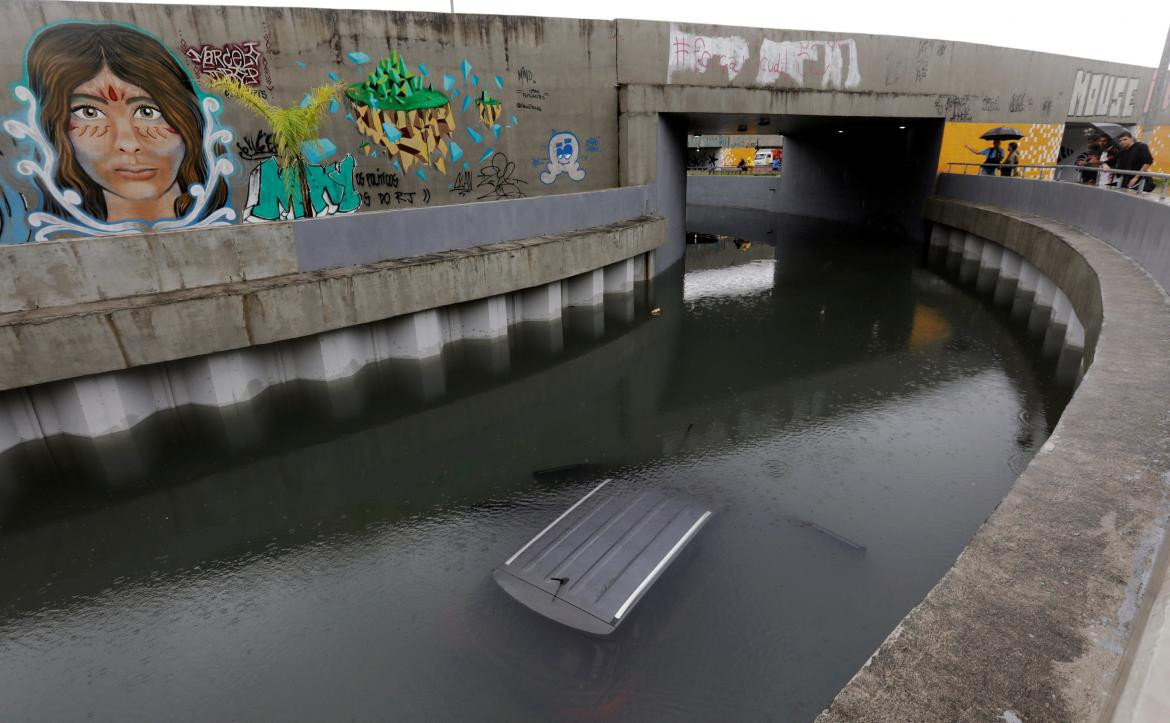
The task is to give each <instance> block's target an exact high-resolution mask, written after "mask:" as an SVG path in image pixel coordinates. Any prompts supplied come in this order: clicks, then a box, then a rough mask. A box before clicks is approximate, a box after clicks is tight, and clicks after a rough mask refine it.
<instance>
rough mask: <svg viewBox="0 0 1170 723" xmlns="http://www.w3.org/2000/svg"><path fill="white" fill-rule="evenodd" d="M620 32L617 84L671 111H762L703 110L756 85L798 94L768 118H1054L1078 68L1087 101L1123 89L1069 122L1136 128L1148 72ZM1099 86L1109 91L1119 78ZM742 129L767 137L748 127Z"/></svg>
mask: <svg viewBox="0 0 1170 723" xmlns="http://www.w3.org/2000/svg"><path fill="white" fill-rule="evenodd" d="M617 35H618V82H619V83H622V84H628V85H639V86H648V87H651V88H655V89H657V90H658V91H659V92H661V93H662V95H658V96H655V100H664V101H666V104H665V105H662V106H659V107H661V108H662V110H669V111H674V112H680V111H695V112H710V109H712V108H718V109H721V110H724V109H725V110H729V111H736V112H738V111H743V112H755V111H757V110H762V108H763V106H764V105H767V104H768V101H767V100H766V97H763V96H762V97H760V98H759V99H758V100H755V101H752V102H751V108H750V110H749V107H748V106H747V105H741V104H718V105H716V104H706V105H705V106H704V105H703V100H704V99H707V98H710V97H713V96H711V94H710V93H709V92H708V91H709V90H711V89H721V90H728V89H740V90H747V89H755V90H763V91H775V90H780V91H806V92H803V93H792V92H789V93H785V94H783V97H777V98H775V99H774V101H773V102H774V103H775V104H776V106H777V110H776V111H774V112H788V113H798V114H801V113H803V114H809V115H862V116H885V115H901V116H919V117H944V118H946V119H947V120H951V121H982V120H987V121H1004V122H1007V121H1011V122H1015V123H1045V122H1063V121H1064V120H1065V118H1066V117H1068V116H1069V110H1070V101H1071V100H1072V98H1073V96H1074V95H1075V94H1076V92H1077V87H1076V83H1077V73H1078V72H1081V73H1082V82H1083V81H1084V77H1085V75H1086V74H1087V75H1088V76H1089V77H1090V79H1091V76H1093V75H1100V76H1101V80H1099V81H1098V87H1097V92H1095V93H1094V98H1096V97H1097V96H1099V95H1100V89H1101V87H1102V84H1103V83H1105V82H1107V81H1106V78H1124V79H1125V84H1124V86H1123V93H1122V98H1121V102H1120V103H1119V104H1117V105H1116V106H1114V107H1113V109H1112V110H1110V109H1109V108H1108V107H1107V108H1106V112H1105V113H1103V114H1099V115H1098V114H1095V113H1094V114H1092V115H1086V116H1078V117H1084V118H1085V119H1086V120H1106V119H1110V120H1116V121H1129V122H1134V121H1136V119H1137V114H1138V113H1140V111H1141V110H1142V106H1143V104H1144V101H1145V98H1146V95H1147V91H1148V88H1149V84H1150V78H1151V75H1152V69H1150V68H1142V67H1139V66H1133V65H1125V64H1121V63H1107V62H1103V61H1094V60H1085V59H1079V58H1069V57H1066V56H1060V55H1053V54H1048V53H1038V52H1033V51H1026V50H1010V49H1007V48H998V47H994V46H990V45H976V44H972V43H956V42H951V41H945V40H928V39H919V38H907V37H897V36H882V35H866V34H860V33H823V32H808V31H799V30H782V29H763V28H747V27H733V26H725V25H699V24H690V23H665V22H655V21H648V20H618V21H617ZM1108 83H1109V84H1110V88H1114V87H1116V81H1108ZM1131 87H1132V94H1130V89H1131ZM807 91H829V92H807ZM753 95H755V94H753V93H743V92H741V93H739V94H728V95H725V96H724V97H726V98H732V97H734V98H744V99H746V98H749V97H752V96H753ZM1131 95H1132V97H1131ZM1131 100H1132V105H1133V106H1134V107H1133V108H1130V107H1129V101H1131ZM646 101H647V102H649V101H650V98H649V97H647V98H646ZM781 105H782V106H783V110H780V108H779V106H781ZM1107 105H1109V104H1107ZM1082 110H1083V108H1082ZM747 132H749V133H757V132H775V131H767V130H766V129H765V130H763V131H761V130H760V129H757V128H753V127H749V128H748V130H747Z"/></svg>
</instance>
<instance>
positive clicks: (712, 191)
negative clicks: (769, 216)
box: [687, 175, 780, 211]
mask: <svg viewBox="0 0 1170 723" xmlns="http://www.w3.org/2000/svg"><path fill="white" fill-rule="evenodd" d="M779 203H780V176H746V175H745V176H742V177H741V176H687V205H688V206H696V205H697V206H721V207H726V208H747V209H752V210H755V211H777V210H778V209H779Z"/></svg>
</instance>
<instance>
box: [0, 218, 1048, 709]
mask: <svg viewBox="0 0 1170 723" xmlns="http://www.w3.org/2000/svg"><path fill="white" fill-rule="evenodd" d="M692 221H693V223H694V224H695V225H696V227H698V228H697V230H703V231H707V232H709V233H714V234H727V235H728V236H729V237H716V238H715V239H714V241H712V242H710V243H699V244H695V245H693V246H690V247H688V253H687V268H688V272H687V273H686V275H685V276H682V275H681V274H673V275H670V276H669V277H667V278H665V279H663V280H660V281H659V282H657V283H656V284H655V285H654V288H653V289H652V290H650V291H649V292H647V293H649V294H651V296H650V297H649V298H641V297H640V298H638V299H635V300H633V301H631V300H628V299H627V300H621V299H619V300H617V302H616V303H611V304H610V305H609V308H607V310H606V312H605V315H604V317H598V316H588V318H586V317H580V316H577V317H573V318H570V319H569V320H568V321H567V325H568V328H567V329H565V338H566V341H565V344H564V348H563V349H562V350H557V349H556V345H555V344H554V345H551V346H548V345H543V346H542V345H541V344H539V343H536V344H532V343H521V341H523V339H525V338H528V340H529V342H531V340H532V338H535V339H538V340H539V339H541V338H546V339H547V337H548V334H547V331H548V330H547V329H535V330H533V329H529V330H528V334H527V336H525V335H524V334H519V333H518V334H516V335H514V337H513V342H512V344H511V346H510V347H509V348H507V349H505V350H504V351H505V353H504V355H503V356H502V357H501V355H500V354H499V353H498V352H499V350H496V352H493V353H491V354H487V355H486V357H487V358H490V359H492V360H494V361H492V362H491V363H487V364H485V363H482V359H483V358H485V355H484V354H482V353H478V352H475V350H473V349H463V348H453V349H450V350H449V354H448V357H449V358H448V359H447V360H446V362H445V364H444V365H440V366H438V367H433V366H432V367H429V368H426V369H421V370H420V369H415V370H413V372H414V373H413V376H412V375H411V374H405V373H403V370H401V369H397V370H382V371H380V372H378V373H376V374H374V373H371V374H363V375H362V376H361V377H359V379H357V380H355V382H353V383H352V384H349V385H333V386H331V387H322V386H318V387H304V388H302V387H298V388H296V389H288V390H277V391H276V392H274V393H268V394H265V395H264V396H262V397H261V399H260V400H259V401H258V402H256V403H254V404H251V405H248V407H246V408H240V409H235V410H228V411H224V412H222V413H218V412H210V411H208V410H202V411H197V410H188V411H187V412H185V413H183V414H180V415H176V417H175V418H174V419H170V420H169V421H168V420H164V421H152V422H149V423H147V424H146V425H143V429H142V430H140V431H139V432H137V433H136V434H135V435H131V436H127V437H126V438H124V439H121V440H114V441H111V442H110V443H109V444H107V445H106V446H104V447H94V446H92V445H91V446H90V447H87V448H86V449H85V451H84V452H80V451H79V452H76V453H75V454H73V455H72V456H70V454H67V453H65V452H62V451H60V450H65V449H66V448H67V447H68V446H69V444H73V443H67V442H61V445H62V446H60V447H59V448H58V452H57V453H55V454H54V455H53V459H52V460H49V461H45V460H40V461H37V460H35V459H33V457H34V456H35V455H29V459H26V460H23V461H21V462H20V463H19V464H17V463H13V465H12V466H10V467H8V468H6V469H9V470H10V471H8V472H7V475H8V479H7V481H4V482H3V483H2V484H0V524H2V527H0V580H2V581H3V582H2V584H0V690H2V691H3V694H2V696H0V718H2V719H4V720H7V721H12V720H77V719H86V718H94V719H98V720H106V719H118V720H163V719H166V720H209V719H210V720H339V719H346V720H349V719H352V720H373V719H390V720H500V721H505V720H506V721H517V720H549V719H558V720H654V719H671V720H695V721H710V720H763V719H769V720H793V721H807V720H811V719H812V718H813V717H815V716H816V714H817V713H818V712H819V711H820V710H821V709H822V708H824V707H825V706H826V705H827V704H828V703H829V702H830V701H831V700H832V698H833V696H834V695H835V693H836V692H837V691H838V690H839V689H840V688H841V687H842V686H843V685H844V684H845V683H847V682H848V680H849V679H850V677H851V676H852V675H853V674H854V673H855V672H856V671H857V669H858V668H859V667H860V666H861V665H862V664H863V663H864V662H865V660H866V659H867V657H868V656H869V655H870V654H871V653H872V652H873V650H874V649H875V648H876V647H877V646H878V645H879V644H880V643H881V641H882V640H883V639H884V638H885V637H886V636H887V635H888V634H889V633H890V631H891V630H893V628H894V626H895V625H896V624H897V622H898V621H899V619H900V618H901V617H902V616H903V615H905V614H906V613H907V612H908V611H909V610H910V609H911V608H912V607H913V606H914V605H915V604H916V603H918V602H919V601H920V600H921V599H922V597H923V596H924V595H925V594H926V592H927V591H928V590H929V589H930V588H931V586H932V585H933V584H934V583H935V582H936V581H937V580H938V579H939V578H940V577H941V576H942V575H943V573H944V572H945V571H946V569H947V568H948V567H949V566H950V565H951V564H952V562H953V561H954V559H955V557H956V556H957V555H958V554H959V552H960V551H961V550H962V548H963V546H964V545H965V544H966V542H967V541H968V540H969V539H970V537H971V535H972V534H973V533H974V532H975V530H976V529H977V528H978V526H979V525H980V523H981V522H982V521H983V520H984V519H985V518H986V517H987V516H988V515H989V514H990V513H991V512H992V510H993V509H994V508H995V506H996V504H997V502H998V501H999V500H1000V499H1001V498H1002V497H1003V495H1004V494H1005V493H1006V491H1007V490H1008V488H1009V487H1010V485H1011V483H1012V481H1013V479H1014V478H1015V476H1016V475H1017V474H1018V472H1019V470H1020V469H1022V468H1023V466H1024V465H1026V464H1027V461H1028V460H1029V459H1030V457H1031V455H1032V454H1033V452H1034V451H1035V450H1036V449H1038V447H1039V445H1041V444H1042V443H1043V441H1044V439H1045V438H1046V436H1047V435H1048V434H1049V433H1050V431H1051V427H1052V425H1053V424H1054V423H1055V420H1056V418H1057V417H1058V415H1059V413H1060V411H1061V410H1062V409H1063V406H1064V404H1065V402H1066V401H1067V399H1068V396H1069V394H1070V393H1071V387H1070V385H1069V384H1068V383H1061V382H1058V381H1056V371H1055V367H1054V365H1053V363H1051V362H1049V361H1047V360H1046V359H1045V358H1044V357H1043V356H1042V354H1041V351H1040V347H1039V345H1038V344H1037V343H1035V342H1033V341H1031V340H1029V339H1028V338H1026V337H1025V336H1023V335H1022V334H1021V332H1019V331H1017V330H1016V329H1015V328H1014V327H1013V326H1012V324H1011V323H1010V319H1008V318H1006V317H1005V316H1004V315H1003V314H1001V313H998V312H997V311H995V310H994V309H993V307H992V305H991V304H990V303H988V302H986V301H984V300H983V299H981V298H979V297H977V296H976V295H975V294H974V293H973V292H972V291H971V290H969V289H966V288H961V287H959V286H958V285H956V284H954V283H952V282H950V281H946V280H943V279H941V278H939V277H938V276H936V275H934V274H933V273H931V272H930V271H927V270H925V269H923V268H921V267H920V266H919V265H918V259H917V258H916V255H915V253H914V252H912V251H911V250H909V249H906V248H904V247H901V246H897V245H891V244H889V243H886V242H883V241H881V240H879V239H875V238H865V237H864V236H862V235H859V232H857V231H843V230H840V229H834V228H832V227H828V226H818V225H815V224H797V223H795V222H792V221H791V220H784V219H781V218H779V217H775V218H773V217H760V216H745V215H743V214H738V215H737V214H734V213H731V212H717V211H711V210H709V209H708V210H707V212H704V213H699V212H697V211H696V212H695V213H694V214H693V217H692ZM701 238H702V239H703V240H710V237H708V236H704V237H701ZM736 239H740V240H739V241H738V242H737V241H736ZM744 239H746V240H748V241H751V244H750V247H749V245H748V244H746V243H744V242H743V240H744ZM770 244H774V245H770ZM654 306H656V307H659V308H661V314H660V315H651V314H650V313H649V309H650V308H651V307H654ZM542 335H543V336H542ZM501 359H503V362H502V363H501ZM477 360H478V361H477ZM387 377H390V378H392V379H393V380H394V381H395V382H396V383H386V378H387ZM436 379H437V380H438V381H437V382H436ZM404 380H405V381H404ZM428 380H429V381H428ZM147 442H149V443H150V444H151V445H152V446H151V447H150V449H142V446H143V445H145V444H147ZM135 445H137V447H136V446H135ZM87 455H88V456H87ZM30 460H31V461H30ZM69 460H73V461H72V462H70V461H69ZM78 460H80V461H78ZM85 460H88V462H87V461H85ZM120 463H124V464H122V466H119V464H120ZM99 468H100V469H99ZM610 477H612V478H614V480H615V481H614V482H613V483H611V484H612V485H614V486H617V487H620V488H628V489H634V488H660V489H663V490H669V491H671V492H673V493H676V494H679V495H683V496H686V497H688V498H690V499H693V500H696V501H698V502H701V503H704V504H706V505H707V506H708V507H709V509H711V510H712V511H713V512H714V516H713V517H712V519H711V521H710V523H709V524H708V525H707V526H706V527H705V528H704V529H703V531H702V532H701V533H700V534H699V535H698V536H697V537H696V538H695V540H694V541H693V542H692V544H691V545H690V546H689V547H688V548H687V550H686V551H685V553H684V555H683V556H681V557H680V558H679V559H678V561H676V563H675V564H674V565H673V566H672V567H670V568H669V569H668V570H667V571H666V573H665V574H664V575H663V577H662V578H661V579H660V580H659V581H658V583H657V584H655V586H654V587H653V588H652V589H651V590H650V592H649V593H648V594H647V595H646V596H645V597H644V598H643V599H642V600H641V602H640V603H639V604H638V606H637V607H635V608H634V610H633V612H632V613H631V614H630V615H629V616H628V619H627V620H626V621H625V622H624V623H623V625H622V626H621V627H620V628H619V629H618V630H617V632H615V633H614V634H613V635H611V636H609V637H606V638H597V637H590V636H587V635H584V634H581V633H578V632H575V631H573V630H570V629H567V628H564V627H561V626H559V625H557V624H555V623H552V622H550V621H547V620H545V619H543V618H541V617H539V616H537V615H536V614H535V613H532V612H531V611H529V610H528V609H526V608H524V607H522V606H521V605H519V604H518V603H516V602H515V601H513V600H512V599H511V598H509V597H508V596H507V595H506V594H504V593H503V592H502V591H501V590H500V589H499V588H498V587H497V586H496V585H495V583H494V582H493V581H492V578H491V571H492V569H493V568H494V567H495V566H496V565H499V564H500V563H502V562H503V560H505V559H506V558H507V557H508V556H509V555H511V553H513V552H514V551H516V550H517V549H518V548H519V547H520V546H521V545H522V544H523V543H524V542H525V541H527V540H528V539H529V538H530V537H532V536H533V535H534V534H535V533H536V532H537V531H539V530H540V529H541V528H543V527H544V526H545V525H546V524H547V523H548V522H550V521H551V520H552V519H553V518H555V517H556V516H557V515H558V514H560V512H561V511H563V510H564V509H565V508H567V507H568V506H569V505H571V504H572V503H573V502H574V501H575V500H577V499H578V498H579V497H580V496H581V495H582V494H584V493H585V492H586V491H588V490H589V489H590V488H592V487H593V486H594V485H595V484H596V483H597V482H598V481H599V480H601V479H604V478H610Z"/></svg>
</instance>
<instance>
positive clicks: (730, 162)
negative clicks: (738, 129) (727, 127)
mask: <svg viewBox="0 0 1170 723" xmlns="http://www.w3.org/2000/svg"><path fill="white" fill-rule="evenodd" d="M741 158H742V159H743V160H744V162H745V163H747V164H748V168H751V167H752V163H753V162H754V161H755V160H756V149H755V148H724V149H723V158H722V160H721V161H720V163H721V164H722V165H723V166H728V167H729V166H738V165H739V161H740V159H741Z"/></svg>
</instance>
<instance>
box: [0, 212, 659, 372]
mask: <svg viewBox="0 0 1170 723" xmlns="http://www.w3.org/2000/svg"><path fill="white" fill-rule="evenodd" d="M665 227H666V222H665V221H664V220H663V219H661V218H658V217H645V218H640V219H636V220H633V221H629V222H624V223H618V224H612V225H609V226H603V227H597V228H592V229H585V230H582V231H576V232H572V233H567V234H560V235H549V236H541V237H537V238H532V239H527V240H522V241H516V242H509V243H499V244H492V245H487V246H480V247H476V248H472V249H458V250H450V251H445V252H442V253H438V254H433V255H430V256H424V257H415V258H406V259H396V260H391V261H383V262H380V263H376V264H369V265H362V266H351V267H344V268H335V269H328V270H324V271H315V272H301V273H295V274H286V275H283V276H278V277H269V278H264V279H258V280H250V281H236V282H232V283H226V284H219V285H215V286H206V287H199V288H195V289H179V290H175V291H168V292H163V293H156V294H141V295H137V296H132V297H121V298H116V299H106V300H101V301H96V302H90V303H86V304H73V305H69V306H56V307H43V308H39V309H31V310H26V311H18V312H10V313H5V314H0V389H12V388H17V387H23V386H28V385H32V384H39V383H42V382H48V381H53V380H58V379H67V378H71V377H77V376H82V375H86V374H96V373H99V372H106V371H112V370H116V369H126V368H130V367H135V366H140V365H144V364H153V363H157V362H163V361H171V360H175V359H182V358H186V357H194V356H199V355H203V354H210V353H213V352H219V351H226V350H229V349H238V348H243V347H247V346H252V345H256V344H267V343H270V342H275V341H281V340H285V339H293V338H298V337H302V336H308V335H310V334H318V333H321V332H324V331H329V330H332V329H340V328H342V327H346V326H353V325H356V324H363V323H367V322H371V321H376V320H380V319H386V318H390V317H393V316H399V315H402V314H408V313H411V312H415V311H420V310H423V309H430V308H434V307H437V306H446V305H449V304H457V303H461V302H464V301H470V300H473V299H481V298H485V297H489V296H494V295H498V294H503V293H507V292H511V291H516V290H518V289H524V288H529V287H533V286H538V285H540V284H546V283H549V282H551V281H555V280H558V279H563V278H567V277H570V276H574V275H577V274H580V273H584V272H586V271H591V270H593V269H599V268H601V267H604V266H607V265H609V264H613V263H616V262H618V261H623V260H625V259H628V258H631V257H633V256H637V255H639V254H642V253H645V252H647V251H651V250H653V249H655V248H657V247H658V246H660V245H661V244H662V243H663V240H664V235H665Z"/></svg>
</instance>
